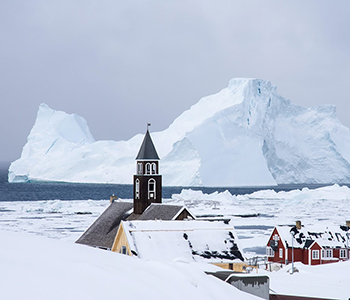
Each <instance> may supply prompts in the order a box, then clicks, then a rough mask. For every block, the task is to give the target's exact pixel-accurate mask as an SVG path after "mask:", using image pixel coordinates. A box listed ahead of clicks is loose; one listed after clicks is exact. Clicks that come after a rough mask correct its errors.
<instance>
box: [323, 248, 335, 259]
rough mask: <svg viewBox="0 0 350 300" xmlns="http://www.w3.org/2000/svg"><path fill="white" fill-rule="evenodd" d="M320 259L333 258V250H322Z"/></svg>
mask: <svg viewBox="0 0 350 300" xmlns="http://www.w3.org/2000/svg"><path fill="white" fill-rule="evenodd" d="M321 253H322V254H321V255H322V259H328V258H333V249H322V252H321Z"/></svg>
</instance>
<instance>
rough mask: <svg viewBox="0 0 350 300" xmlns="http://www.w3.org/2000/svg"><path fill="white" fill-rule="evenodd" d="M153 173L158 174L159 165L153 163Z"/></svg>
mask: <svg viewBox="0 0 350 300" xmlns="http://www.w3.org/2000/svg"><path fill="white" fill-rule="evenodd" d="M152 174H157V165H156V164H155V163H152Z"/></svg>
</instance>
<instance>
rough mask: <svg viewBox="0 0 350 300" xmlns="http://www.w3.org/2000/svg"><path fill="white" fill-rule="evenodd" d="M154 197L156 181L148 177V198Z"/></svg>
mask: <svg viewBox="0 0 350 300" xmlns="http://www.w3.org/2000/svg"><path fill="white" fill-rule="evenodd" d="M155 198H156V181H155V180H154V179H150V180H149V181H148V199H155Z"/></svg>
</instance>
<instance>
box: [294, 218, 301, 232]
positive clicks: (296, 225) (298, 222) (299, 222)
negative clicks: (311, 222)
mask: <svg viewBox="0 0 350 300" xmlns="http://www.w3.org/2000/svg"><path fill="white" fill-rule="evenodd" d="M295 227H296V228H297V229H299V230H300V229H301V221H299V220H298V221H296V222H295Z"/></svg>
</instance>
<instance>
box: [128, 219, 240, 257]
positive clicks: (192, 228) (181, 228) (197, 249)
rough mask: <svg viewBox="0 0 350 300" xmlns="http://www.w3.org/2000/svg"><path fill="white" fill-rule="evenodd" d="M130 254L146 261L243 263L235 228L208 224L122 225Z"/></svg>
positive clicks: (196, 222) (155, 222)
mask: <svg viewBox="0 0 350 300" xmlns="http://www.w3.org/2000/svg"><path fill="white" fill-rule="evenodd" d="M122 226H123V228H124V231H125V234H126V236H127V240H128V243H129V246H130V248H131V250H132V251H133V252H134V253H137V256H138V257H140V258H143V259H150V260H161V261H173V260H175V259H184V260H186V261H205V262H232V261H234V260H238V261H239V260H243V256H242V253H241V251H240V249H239V246H238V239H237V236H236V234H235V231H234V228H233V226H232V225H230V224H225V223H223V222H209V221H161V220H156V221H123V222H122Z"/></svg>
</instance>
